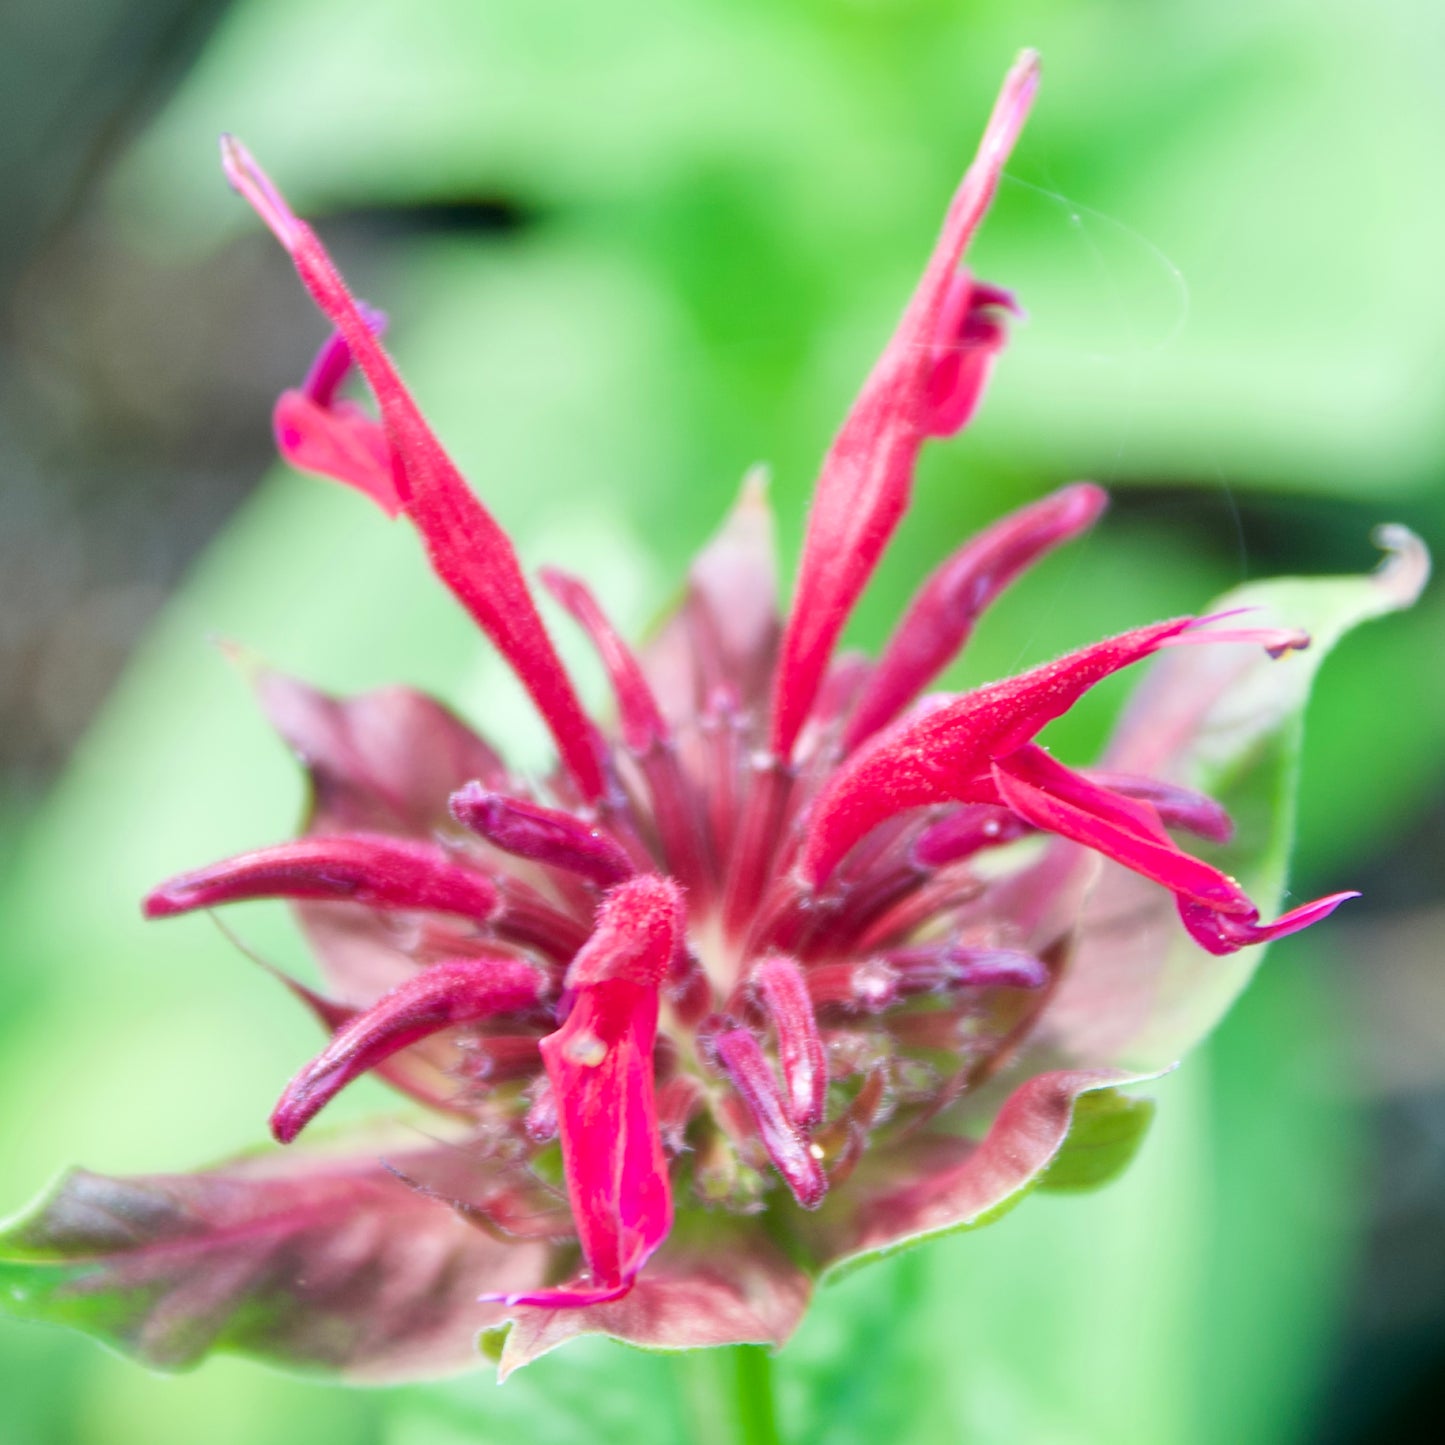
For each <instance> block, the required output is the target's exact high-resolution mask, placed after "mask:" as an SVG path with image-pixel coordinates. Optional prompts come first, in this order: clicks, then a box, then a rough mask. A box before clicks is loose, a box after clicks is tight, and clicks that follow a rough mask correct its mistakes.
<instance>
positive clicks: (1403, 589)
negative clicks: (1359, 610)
mask: <svg viewBox="0 0 1445 1445" xmlns="http://www.w3.org/2000/svg"><path fill="white" fill-rule="evenodd" d="M1371 540H1372V541H1373V542H1374V543H1375V545H1376V546H1377V547H1379V548H1381V549H1382V550H1383V551H1384V553H1385V556H1384V558H1383V560H1382V561H1381V562H1380V565H1379V567H1377V568H1376V569H1375V582H1376V585H1377V586H1378V587H1379V588H1380V590H1381V591H1382V592H1383V593H1385V595H1386V596H1387V597H1388V598H1389V599H1390V600H1391V601H1392V602H1393V603H1394V604H1395V605H1396V606H1398V607H1409V606H1411V605H1413V603H1414V602H1415V601H1416V600H1417V599H1418V598H1419V596H1420V594H1421V592H1423V591H1424V590H1425V584H1426V583H1427V582H1428V581H1429V580H1430V549H1429V548H1428V547H1427V546H1426V545H1425V543H1424V542H1423V541H1421V539H1420V538H1419V537H1418V536H1416V535H1415V533H1414V532H1412V531H1411V530H1410V529H1409V528H1408V527H1404V526H1401V525H1400V523H1398V522H1384V523H1382V524H1381V525H1380V526H1378V527H1376V528H1375V530H1374V532H1372V533H1371Z"/></svg>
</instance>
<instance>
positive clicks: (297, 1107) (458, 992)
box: [271, 956, 546, 1144]
mask: <svg viewBox="0 0 1445 1445" xmlns="http://www.w3.org/2000/svg"><path fill="white" fill-rule="evenodd" d="M545 990H546V981H545V979H544V978H543V976H542V975H541V974H540V973H539V972H538V971H537V969H536V968H534V967H533V966H532V965H531V964H529V963H526V962H524V961H522V960H521V959H516V958H508V957H505V956H498V957H495V958H468V959H456V960H451V961H447V962H443V963H434V964H432V965H431V967H430V968H426V969H423V970H422V972H421V973H419V974H417V975H416V976H415V977H414V978H409V979H407V980H405V982H403V983H400V984H398V985H397V987H396V988H394V989H392V990H391V992H390V993H388V994H386V995H385V996H384V997H383V998H382V999H380V1000H379V1001H378V1002H377V1003H375V1004H373V1005H372V1006H371V1007H370V1008H369V1009H366V1010H364V1011H363V1012H361V1013H359V1014H357V1015H356V1016H355V1017H354V1018H352V1019H351V1020H350V1021H349V1022H348V1023H346V1024H344V1025H343V1026H342V1027H341V1028H340V1029H338V1030H337V1033H336V1035H335V1037H334V1038H333V1039H332V1040H331V1043H330V1044H329V1045H328V1046H327V1047H326V1048H325V1049H324V1050H323V1051H322V1052H321V1053H320V1054H318V1055H317V1056H316V1058H314V1059H313V1060H312V1061H311V1062H310V1063H309V1064H307V1066H306V1067H305V1068H304V1069H302V1070H301V1072H300V1073H299V1074H297V1075H296V1077H295V1078H294V1079H292V1081H291V1082H290V1084H288V1085H287V1087H286V1092H285V1093H284V1094H283V1095H282V1096H281V1100H280V1102H279V1103H278V1104H277V1105H276V1108H275V1110H274V1112H273V1113H272V1115H271V1132H272V1133H273V1134H274V1135H275V1136H276V1138H277V1140H278V1141H279V1142H280V1143H282V1144H289V1143H290V1142H291V1141H292V1140H293V1139H294V1138H295V1137H296V1136H297V1135H298V1134H299V1133H300V1132H301V1130H302V1129H304V1128H305V1127H306V1125H307V1124H308V1123H310V1122H311V1120H312V1119H313V1118H315V1116H316V1115H317V1114H318V1113H319V1112H320V1111H321V1109H322V1108H324V1107H325V1105H326V1104H328V1103H330V1101H331V1100H332V1099H334V1098H335V1097H336V1095H337V1094H339V1093H340V1092H341V1090H342V1089H344V1088H345V1087H346V1086H347V1084H349V1083H351V1082H352V1080H354V1079H358V1078H360V1077H361V1075H362V1074H365V1073H368V1072H369V1071H370V1070H372V1069H374V1068H376V1067H377V1066H378V1065H379V1064H382V1063H384V1062H385V1061H386V1060H387V1059H389V1058H390V1057H391V1056H392V1055H393V1054H395V1053H398V1052H399V1051H400V1050H402V1049H404V1048H406V1047H407V1046H408V1045H410V1044H414V1043H417V1042H418V1041H419V1040H421V1039H424V1038H428V1037H430V1036H431V1035H432V1034H434V1033H438V1032H440V1031H441V1030H442V1029H447V1028H453V1027H455V1026H457V1025H459V1024H469V1023H477V1022H479V1021H481V1020H482V1019H489V1018H496V1017H498V1016H501V1015H505V1014H513V1013H519V1012H522V1011H525V1010H527V1009H530V1008H533V1007H535V1006H536V1005H537V1004H538V1003H539V1002H540V1001H541V999H542V998H543V996H544V993H545Z"/></svg>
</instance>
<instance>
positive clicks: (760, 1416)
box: [729, 1345, 783, 1445]
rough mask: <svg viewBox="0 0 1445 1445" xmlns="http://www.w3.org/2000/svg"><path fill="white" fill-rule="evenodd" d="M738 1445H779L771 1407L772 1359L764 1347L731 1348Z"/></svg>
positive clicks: (773, 1411) (779, 1436) (775, 1419)
mask: <svg viewBox="0 0 1445 1445" xmlns="http://www.w3.org/2000/svg"><path fill="white" fill-rule="evenodd" d="M729 1353H730V1354H731V1355H732V1357H733V1359H732V1364H733V1379H734V1382H735V1384H734V1388H735V1392H736V1393H735V1394H734V1399H735V1400H736V1401H737V1426H738V1441H739V1445H782V1439H783V1437H782V1436H781V1435H780V1434H779V1433H778V1420H777V1411H776V1408H775V1406H774V1403H773V1356H772V1352H771V1351H770V1350H769V1349H768V1348H767V1346H766V1345H734V1346H733V1347H732V1349H731V1350H730V1351H729Z"/></svg>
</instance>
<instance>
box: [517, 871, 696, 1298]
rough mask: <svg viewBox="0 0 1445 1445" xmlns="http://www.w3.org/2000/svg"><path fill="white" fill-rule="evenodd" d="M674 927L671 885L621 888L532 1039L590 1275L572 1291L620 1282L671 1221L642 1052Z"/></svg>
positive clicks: (680, 918)
mask: <svg viewBox="0 0 1445 1445" xmlns="http://www.w3.org/2000/svg"><path fill="white" fill-rule="evenodd" d="M683 924H684V912H683V904H682V896H681V894H680V893H679V891H678V889H677V887H676V886H675V885H674V884H672V883H670V882H668V881H667V880H665V879H662V878H657V877H643V878H634V879H630V880H629V881H628V882H626V883H623V884H620V885H619V886H618V887H617V888H616V889H615V890H614V891H613V892H612V893H611V894H610V895H609V896H608V898H607V901H606V902H605V903H604V904H603V906H602V908H601V910H600V912H599V913H598V917H597V925H596V928H595V929H594V931H593V934H592V937H591V938H590V939H588V941H587V943H586V944H585V945H584V946H583V948H582V950H581V952H580V953H578V955H577V957H576V958H575V959H574V960H573V962H572V966H571V968H570V969H569V971H568V975H567V986H568V988H569V989H572V990H574V993H575V996H574V1002H573V1004H572V1011H571V1013H570V1014H568V1016H567V1020H566V1022H565V1023H564V1024H563V1025H562V1027H561V1028H559V1029H558V1030H557V1031H556V1033H553V1034H549V1035H548V1036H547V1037H546V1038H545V1039H543V1040H542V1060H543V1063H544V1064H545V1065H546V1068H547V1077H548V1078H549V1079H550V1080H551V1082H552V1091H553V1094H554V1096H555V1098H556V1100H557V1123H558V1130H559V1133H560V1136H561V1141H562V1163H563V1168H564V1169H565V1171H566V1176H567V1193H568V1196H569V1198H570V1199H571V1201H572V1213H573V1216H574V1218H575V1220H576V1224H577V1237H578V1239H579V1240H580V1241H581V1244H582V1253H583V1256H584V1258H585V1259H586V1261H587V1267H588V1270H589V1272H590V1279H588V1280H587V1281H584V1282H582V1283H580V1284H579V1285H577V1286H574V1287H573V1288H574V1289H575V1290H580V1291H581V1292H583V1293H592V1292H602V1293H605V1294H609V1295H610V1294H611V1293H612V1292H613V1291H621V1290H624V1289H626V1288H627V1287H628V1286H629V1285H630V1284H631V1283H632V1282H633V1280H635V1279H636V1277H637V1272H638V1271H639V1270H640V1269H641V1268H642V1266H643V1265H644V1264H645V1263H646V1262H647V1260H648V1258H649V1257H650V1256H651V1255H652V1253H653V1252H654V1251H655V1250H656V1249H657V1247H658V1245H660V1244H661V1243H662V1241H663V1240H664V1239H665V1238H666V1237H667V1232H668V1230H669V1229H670V1228H671V1227H672V1193H671V1189H670V1186H669V1183H668V1175H667V1160H666V1158H665V1157H664V1155H663V1150H662V1138H661V1134H660V1132H659V1129H658V1122H657V1102H656V1094H655V1085H654V1080H653V1067H652V1048H653V1041H654V1039H655V1037H656V1033H657V1011H658V991H659V988H660V987H661V984H662V980H663V978H664V977H665V975H666V973H667V971H668V968H669V966H670V965H671V963H672V960H673V958H674V956H675V955H676V953H677V951H678V947H679V944H680V941H681V937H682V929H683ZM493 1297H494V1298H495V1297H496V1296H493ZM514 1302H515V1301H514Z"/></svg>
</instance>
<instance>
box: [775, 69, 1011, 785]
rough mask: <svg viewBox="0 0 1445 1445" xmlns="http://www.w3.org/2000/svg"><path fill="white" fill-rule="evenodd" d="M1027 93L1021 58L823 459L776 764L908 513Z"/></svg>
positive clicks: (791, 628)
mask: <svg viewBox="0 0 1445 1445" xmlns="http://www.w3.org/2000/svg"><path fill="white" fill-rule="evenodd" d="M1037 86H1038V58H1037V56H1035V55H1034V54H1033V52H1031V51H1026V52H1025V53H1024V54H1023V55H1022V56H1020V57H1019V59H1018V61H1017V62H1016V63H1015V65H1014V67H1013V69H1012V70H1011V71H1010V72H1009V74H1008V77H1007V78H1006V79H1005V81H1004V84H1003V89H1002V91H1001V92H1000V94H999V98H998V101H997V102H996V104H995V106H994V109H993V114H992V115H991V116H990V117H989V122H988V127H987V129H986V131H985V132H984V137H983V141H982V143H981V144H980V146H979V149H978V155H977V157H976V158H975V160H974V162H973V164H972V165H971V166H970V167H969V169H968V172H967V174H966V175H965V176H964V178H963V181H962V183H961V184H960V186H959V188H958V190H957V192H956V193H955V195H954V197H953V201H952V203H951V204H950V206H949V209H948V215H947V216H946V218H945V219H944V223H943V230H942V234H941V235H940V236H939V239H938V243H937V245H936V246H935V248H934V251H933V255H932V256H931V257H930V258H929V262H928V266H927V268H926V269H925V270H924V273H923V277H922V279H921V280H920V281H919V283H918V287H917V289H916V290H915V291H914V293H913V297H912V299H911V300H910V301H909V303H908V307H907V309H906V310H905V311H904V313H903V318H902V320H901V321H900V322H899V323H898V328H897V330H896V331H895V332H894V334H893V337H892V339H891V340H890V341H889V343H888V345H887V347H886V348H885V349H884V352H883V355H882V356H881V357H880V358H879V359H878V362H877V364H876V365H875V366H874V368H873V371H872V373H871V375H870V376H869V377H868V380H867V381H866V382H864V384H863V390H862V392H861V393H860V395H859V397H858V400H857V401H856V402H855V403H854V405H853V409H852V411H850V412H849V414H848V417H847V419H846V420H845V421H844V423H843V426H842V429H841V430H840V431H839V433H838V435H837V437H836V439H835V440H834V442H833V445H832V447H831V448H830V449H829V452H828V455H827V457H826V458H825V459H824V462H823V470H822V474H821V475H820V477H819V479H818V486H817V490H816V492H815V493H814V497H813V509H812V513H811V515H810V516H809V518H808V531H807V536H806V539H805V540H804V543H803V555H802V559H801V561H800V563H799V567H798V582H797V587H796V589H795V591H794V594H793V607H792V611H791V613H790V614H789V617H788V622H787V626H786V628H785V630H784V633H783V643H782V652H781V656H780V657H779V660H778V669H777V672H776V674H775V677H774V683H773V711H772V749H773V751H774V753H775V754H776V755H777V756H778V757H779V758H782V759H785V760H786V759H787V758H789V757H790V756H791V755H792V751H793V744H794V743H795V742H796V740H797V737H798V734H799V733H800V732H801V731H802V728H803V724H804V723H805V722H806V721H807V719H808V715H809V713H810V712H811V710H812V707H813V703H814V701H815V699H816V698H817V695H818V688H819V685H820V684H821V682H822V679H823V675H824V673H825V672H826V670H827V667H828V660H829V658H830V657H831V656H832V652H833V646H834V644H835V643H836V642H837V640H838V635H839V633H841V632H842V630H843V624H844V623H845V622H846V621H847V620H848V616H849V614H850V613H851V612H852V610H853V606H854V604H855V603H856V602H857V600H858V597H859V595H860V594H861V593H862V591H863V588H864V585H865V584H866V583H867V581H868V578H869V577H870V576H871V575H872V572H873V569H874V568H875V567H876V566H877V563H878V559H879V557H880V556H881V555H882V553H883V549H884V547H885V546H887V544H888V540H889V538H890V537H891V536H892V535H893V532H894V530H895V529H896V528H897V526H898V523H899V521H900V520H901V518H902V516H903V513H904V510H905V509H906V508H907V505H908V497H909V492H910V490H911V488H912V483H913V469H914V465H915V463H916V462H917V459H918V453H919V450H920V448H921V447H922V445H923V442H924V440H925V438H926V437H927V436H928V435H929V434H930V431H931V430H932V428H933V427H934V426H935V425H936V424H938V423H939V420H940V419H939V415H938V411H937V397H936V395H935V394H934V391H933V385H934V379H935V375H936V372H937V370H938V367H939V365H940V361H942V362H943V363H944V364H945V365H949V364H951V363H950V361H949V354H950V350H951V349H952V348H954V347H956V344H957V340H958V338H957V328H958V323H959V309H960V297H959V290H958V288H959V286H960V285H961V284H964V283H962V282H960V280H959V279H958V277H957V274H956V273H957V267H958V263H959V260H960V258H961V256H962V254H963V251H964V248H965V247H966V246H967V245H968V242H969V240H970V239H971V237H972V236H973V233H974V231H975V230H976V229H977V228H978V225H979V222H980V221H982V219H983V216H984V212H985V211H986V210H987V209H988V205H989V202H990V201H991V200H992V199H993V193H994V189H995V188H996V187H997V185H998V178H999V175H1000V173H1001V172H1002V170H1003V167H1004V163H1005V162H1006V161H1007V159H1008V156H1009V152H1010V151H1011V150H1012V149H1013V145H1014V141H1015V140H1016V139H1017V137H1018V133H1019V131H1020V130H1021V129H1022V127H1023V123H1024V118H1025V117H1026V115H1027V114H1028V109H1029V106H1030V104H1031V103H1032V100H1033V95H1034V91H1035V89H1036V88H1037ZM966 304H967V303H966V302H965V307H966ZM950 328H951V329H950ZM980 380H981V378H980Z"/></svg>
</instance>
